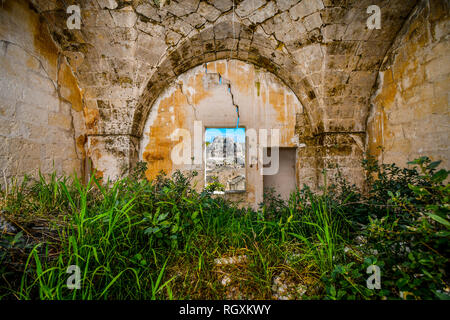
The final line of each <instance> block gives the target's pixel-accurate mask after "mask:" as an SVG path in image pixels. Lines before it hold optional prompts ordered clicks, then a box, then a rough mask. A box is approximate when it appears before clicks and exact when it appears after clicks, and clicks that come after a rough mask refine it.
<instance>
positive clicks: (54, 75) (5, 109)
mask: <svg viewBox="0 0 450 320" xmlns="http://www.w3.org/2000/svg"><path fill="white" fill-rule="evenodd" d="M81 110H82V103H81V98H80V93H79V89H78V87H77V86H76V80H75V78H74V75H73V74H72V72H71V69H70V67H69V66H68V65H67V63H66V60H65V58H63V57H62V56H61V55H60V52H59V49H58V47H57V46H56V44H55V43H54V42H53V40H52V38H51V36H50V34H49V31H48V29H47V25H46V23H45V22H44V21H43V20H42V19H41V17H40V16H39V15H38V13H36V12H35V11H34V10H33V8H32V7H30V6H29V4H28V3H27V2H26V1H6V2H5V1H3V2H2V4H1V5H0V164H1V165H0V170H1V171H2V172H0V177H1V178H2V181H3V178H4V177H5V178H6V179H9V178H10V177H11V176H15V175H18V176H21V175H23V174H24V173H31V174H36V173H37V172H38V170H41V172H42V173H44V174H48V173H51V172H53V171H56V172H57V173H58V174H62V173H67V174H70V173H73V172H74V171H75V172H77V173H78V174H80V173H81V168H82V166H81V159H82V152H80V153H79V154H78V153H77V150H76V142H75V139H74V125H73V124H74V121H80V117H78V118H77V119H75V120H74V113H76V112H77V111H78V113H80V112H79V111H81ZM75 117H76V116H75Z"/></svg>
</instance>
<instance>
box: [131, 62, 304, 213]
mask: <svg viewBox="0 0 450 320" xmlns="http://www.w3.org/2000/svg"><path fill="white" fill-rule="evenodd" d="M303 115H304V108H303V105H302V103H301V102H300V101H299V100H298V98H297V96H296V95H295V94H294V92H293V91H292V90H291V89H290V88H288V87H287V86H286V85H285V84H284V83H283V82H282V81H281V80H280V79H279V78H278V77H277V76H275V75H274V74H273V73H271V72H269V71H268V70H265V69H262V68H259V67H257V66H255V65H253V64H249V63H245V62H242V61H240V60H235V59H231V60H223V59H222V60H216V61H213V62H209V63H206V64H204V65H200V66H197V67H194V68H192V69H190V70H188V71H187V72H185V73H183V74H181V75H179V76H178V77H177V78H176V79H175V80H174V81H172V83H171V84H170V85H169V86H168V87H167V88H166V89H165V90H164V91H163V93H162V94H161V95H160V96H159V97H157V98H156V100H155V102H154V104H153V106H152V107H151V112H150V113H149V116H148V118H147V120H146V121H145V125H144V126H143V135H142V138H141V141H140V153H139V157H140V159H141V160H143V161H146V162H147V165H148V170H147V173H146V174H147V177H148V178H149V179H153V178H154V177H155V176H156V175H157V174H158V173H159V172H160V171H161V170H162V171H165V172H166V173H169V174H170V173H171V172H173V171H175V170H177V169H179V170H181V171H185V172H186V171H193V170H195V171H197V172H198V173H199V175H198V176H197V177H196V182H197V186H198V187H199V188H202V187H203V186H204V185H205V183H206V182H207V181H205V179H206V175H205V172H206V171H205V170H207V168H206V161H205V157H206V153H205V152H206V148H205V144H206V141H205V136H204V135H205V130H206V129H208V128H216V129H217V128H222V129H225V128H229V129H232V128H237V127H238V128H244V129H245V136H246V138H245V143H244V144H243V145H244V147H245V159H244V160H243V163H245V165H244V166H243V167H244V168H245V171H244V173H243V174H240V176H239V177H238V176H235V175H236V174H235V173H233V172H231V171H230V173H229V174H228V172H227V171H226V170H227V169H226V168H224V169H223V170H224V171H225V172H222V173H223V175H224V176H226V177H225V178H224V180H223V181H220V182H221V183H222V184H228V185H229V184H232V183H235V182H236V181H237V180H239V179H242V176H243V177H244V178H245V189H244V190H241V191H242V192H233V193H227V194H226V195H227V197H229V198H232V199H233V200H235V201H242V202H243V203H246V204H250V205H254V206H256V205H257V204H258V203H260V202H261V201H262V200H263V194H264V189H263V187H264V184H265V182H264V177H265V176H268V175H270V176H271V179H272V180H273V179H274V177H275V178H276V174H277V173H278V169H279V168H278V166H279V165H287V166H294V167H295V168H299V167H300V157H296V156H295V155H296V153H297V150H298V149H300V148H302V147H304V145H303V144H302V143H300V142H299V137H298V132H299V131H298V130H297V127H298V121H297V119H298V118H299V117H302V116H303ZM236 142H237V141H234V142H232V143H236ZM268 147H269V148H271V149H272V150H274V149H275V148H283V149H288V150H289V149H290V150H291V151H292V152H294V157H293V158H292V161H291V162H292V163H290V162H283V161H278V159H276V158H275V157H277V156H278V152H275V151H272V154H271V155H270V156H269V158H270V159H269V160H270V161H271V162H272V163H269V161H266V163H265V162H264V161H263V159H264V158H265V157H264V153H265V150H266V149H267V148H268ZM266 157H267V154H266ZM241 160H242V159H241ZM267 165H269V167H270V168H271V169H268V168H265V167H266V166H267ZM294 172H297V171H294ZM233 174H234V175H233ZM280 178H283V179H284V178H286V177H280ZM289 178H290V179H293V181H294V183H293V185H294V186H295V184H296V183H295V182H296V181H299V177H298V175H296V174H294V176H290V177H289ZM288 191H291V190H288Z"/></svg>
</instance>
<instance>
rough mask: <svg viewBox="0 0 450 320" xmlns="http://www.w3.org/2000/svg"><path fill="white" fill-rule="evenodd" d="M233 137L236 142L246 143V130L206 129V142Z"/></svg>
mask: <svg viewBox="0 0 450 320" xmlns="http://www.w3.org/2000/svg"><path fill="white" fill-rule="evenodd" d="M219 135H220V136H224V137H232V138H233V139H234V141H236V142H245V129H244V128H206V131H205V141H206V142H212V141H213V140H214V137H216V136H219Z"/></svg>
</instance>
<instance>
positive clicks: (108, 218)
mask: <svg viewBox="0 0 450 320" xmlns="http://www.w3.org/2000/svg"><path fill="white" fill-rule="evenodd" d="M192 178H193V176H183V175H182V174H180V173H179V172H176V173H175V174H174V175H173V176H172V177H171V178H170V179H168V178H166V177H164V176H159V177H158V178H157V179H156V180H155V181H153V182H148V181H147V180H145V179H140V177H139V176H136V175H131V176H130V177H128V178H124V179H122V180H119V181H117V182H114V183H109V182H108V183H106V184H102V183H100V182H99V181H97V180H96V179H95V178H94V177H92V178H91V179H90V180H89V181H88V183H86V184H83V183H81V182H80V181H79V180H78V179H77V178H76V177H74V178H67V177H56V175H51V176H50V177H47V179H45V178H44V177H42V176H40V177H39V178H38V179H37V180H35V179H31V178H28V177H25V178H24V180H23V182H21V183H19V182H18V181H14V182H13V183H10V184H8V185H7V186H6V188H4V191H3V192H2V194H1V200H0V201H1V202H0V208H1V210H2V211H1V212H2V216H3V217H4V218H5V219H7V220H8V221H10V222H11V223H13V224H14V225H15V226H16V227H17V228H18V229H19V230H20V229H21V230H22V232H21V233H18V234H7V233H5V232H4V233H3V234H2V238H1V241H0V245H1V246H0V249H2V250H1V251H0V253H1V256H0V261H1V267H0V274H1V276H0V298H1V299H42V300H47V299H61V300H66V299H227V298H250V299H271V298H272V295H273V293H274V292H273V290H272V285H273V279H274V277H276V276H278V275H280V274H283V275H284V276H285V278H286V281H287V282H289V283H294V284H296V285H299V284H302V285H304V286H306V287H307V288H308V289H307V292H306V294H305V295H303V296H302V297H300V296H299V295H297V296H296V295H295V294H293V295H292V296H291V297H292V298H304V299H305V298H306V299H316V298H332V299H334V298H335V296H334V295H333V294H334V293H336V292H335V291H336V289H335V286H337V285H338V283H337V282H338V280H337V279H335V280H333V281H335V282H333V283H332V284H331V285H330V283H329V277H330V275H333V276H334V275H335V274H336V268H339V266H340V265H342V264H345V263H349V262H350V261H351V259H349V258H348V257H347V256H346V254H345V252H344V248H345V247H346V246H349V245H351V244H352V243H353V238H354V237H355V236H356V235H359V234H361V231H355V230H354V224H353V222H354V221H353V220H352V219H353V218H349V217H352V214H353V212H351V213H352V214H350V213H349V211H354V210H353V209H351V210H348V209H346V208H348V203H349V201H352V200H350V199H352V198H351V197H350V196H348V194H347V196H345V197H340V198H339V197H338V196H337V193H336V191H333V190H331V189H330V190H329V189H325V190H324V191H323V192H322V193H320V194H314V193H312V192H310V191H309V190H308V189H303V190H297V191H296V192H294V193H293V194H292V195H291V198H290V200H289V201H287V202H283V201H281V200H280V199H278V198H276V197H273V195H272V196H271V195H270V194H268V196H267V199H268V200H267V201H266V202H265V203H264V204H262V205H261V208H260V210H257V211H255V210H251V209H249V208H243V209H242V208H238V207H236V206H235V205H233V204H232V203H229V202H227V201H225V200H223V199H222V198H220V197H217V196H214V195H213V191H214V189H213V188H209V189H205V190H203V191H202V192H196V191H195V190H193V189H192V187H191V179H192ZM333 193H336V194H333ZM332 194H333V196H332ZM338 198H339V199H341V200H336V199H338ZM342 199H343V200H342ZM353 200H354V199H353ZM377 208H378V207H377ZM391 211H392V210H391ZM387 214H390V215H392V214H393V213H392V212H388V213H387ZM36 227H38V228H36ZM36 230H39V231H36ZM447 239H448V238H447ZM447 244H448V242H446V246H447ZM236 256H246V257H247V260H245V262H241V263H238V264H229V265H222V266H218V265H217V264H215V260H217V259H221V258H229V257H236ZM365 256H369V254H365ZM71 265H76V266H78V267H79V268H80V273H81V281H80V284H81V287H80V289H69V288H68V286H67V284H68V282H67V280H68V279H69V277H70V276H71V274H70V273H67V270H68V268H69V266H71ZM339 270H341V269H339ZM355 272H356V271H355ZM224 276H229V278H230V281H231V283H230V284H229V285H226V286H224V285H222V284H221V281H222V280H223V279H224ZM344 276H345V277H346V279H349V276H348V274H347V273H346V274H344ZM327 279H328V280H327ZM327 281H328V282H327ZM350 282H351V283H352V288H356V289H357V290H358V293H357V294H359V295H360V297H367V295H368V294H367V293H364V292H362V291H361V289H360V287H358V286H355V285H354V284H353V282H355V283H359V284H358V285H359V286H362V285H363V284H364V283H365V278H364V276H362V275H360V274H356V273H355V275H354V278H352V279H350ZM346 284H347V282H345V283H344V284H342V286H343V288H345V287H346ZM330 290H331V291H330ZM333 290H334V291H333ZM342 290H344V289H341V291H339V295H340V297H341V298H342V297H344V296H345V294H347V291H345V290H347V289H345V290H344V291H345V292H344V291H342ZM348 290H351V289H348ZM395 290H396V289H392V290H391V291H392V292H395ZM330 292H331V293H330ZM336 294H337V293H336ZM348 295H349V297H350V298H352V297H353V296H352V294H351V292H350V293H348ZM355 297H356V296H355ZM374 298H376V296H374Z"/></svg>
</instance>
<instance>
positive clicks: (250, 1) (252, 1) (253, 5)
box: [236, 0, 266, 17]
mask: <svg viewBox="0 0 450 320" xmlns="http://www.w3.org/2000/svg"><path fill="white" fill-rule="evenodd" d="M265 3H266V0H244V1H242V2H241V3H240V4H239V5H238V6H237V8H236V14H237V15H238V16H240V17H246V16H248V15H249V14H250V13H252V12H253V11H255V10H256V9H258V8H260V7H262V6H263V5H264V4H265Z"/></svg>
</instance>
